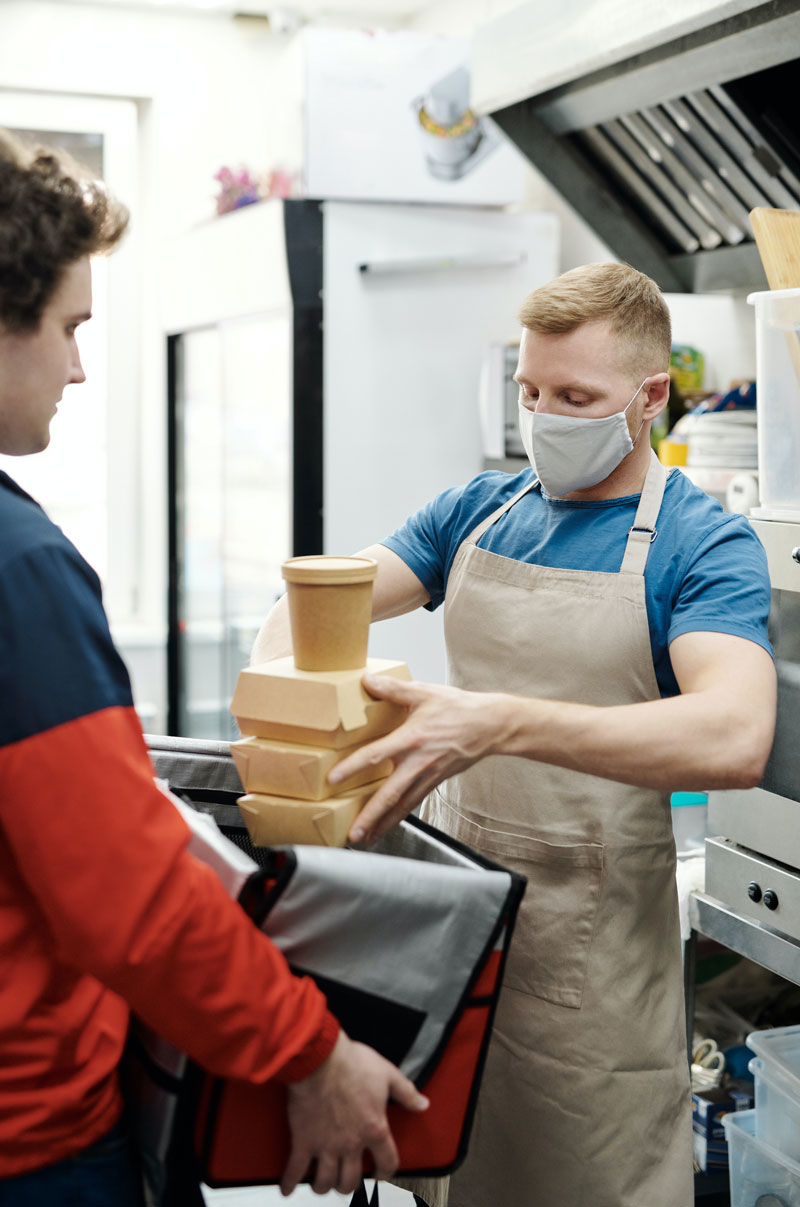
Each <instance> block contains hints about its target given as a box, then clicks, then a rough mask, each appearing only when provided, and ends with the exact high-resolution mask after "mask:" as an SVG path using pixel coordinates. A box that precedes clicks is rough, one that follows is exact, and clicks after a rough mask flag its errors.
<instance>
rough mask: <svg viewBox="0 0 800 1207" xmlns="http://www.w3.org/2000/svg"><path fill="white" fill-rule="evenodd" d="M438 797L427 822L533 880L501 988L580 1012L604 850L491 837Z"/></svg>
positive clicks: (501, 834) (520, 836)
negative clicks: (508, 988)
mask: <svg viewBox="0 0 800 1207" xmlns="http://www.w3.org/2000/svg"><path fill="white" fill-rule="evenodd" d="M434 796H435V797H436V798H438V799H435V800H432V799H431V798H429V799H428V808H427V809H426V811H425V812H426V817H427V819H428V820H430V821H432V822H433V824H434V825H441V826H442V828H443V829H445V830H447V832H448V833H450V834H452V835H453V836H454V837H455V838H458V839H460V840H461V841H462V842H465V843H467V845H468V846H471V847H474V848H475V849H476V850H478V851H482V852H484V853H485V854H486V855H488V856H490V857H491V858H495V859H497V861H498V863H502V864H503V865H504V866H505V867H507V868H510V869H511V870H512V871H514V872H519V873H520V874H521V875H522V876H525V877H527V880H528V885H527V888H526V889H525V894H524V896H523V898H522V904H521V906H520V911H519V916H518V917H517V923H516V927H515V928H514V938H513V939H512V942H511V949H510V951H509V953H508V961H507V964H506V971H505V975H504V977H503V983H504V984H505V985H508V986H509V987H510V988H511V989H517V990H521V991H522V992H523V993H529V994H533V996H534V997H540V998H543V999H544V1000H545V1001H547V1002H553V1003H554V1004H555V1005H557V1006H567V1007H569V1008H571V1009H575V1010H577V1009H578V1008H579V1007H580V1005H581V1001H582V999H583V988H584V983H585V981H586V969H587V965H588V963H589V949H590V947H591V945H592V936H593V934H594V927H595V921H596V919H597V910H598V906H599V902H600V890H601V887H602V881H603V852H604V847H603V844H602V843H552V842H544V841H543V840H542V839H539V838H531V837H530V836H528V835H526V834H514V833H509V832H507V831H504V830H492V829H489V828H487V827H486V826H480V825H478V824H477V823H476V822H474V821H472V820H471V819H470V818H467V817H464V816H463V815H462V814H461V813H459V812H457V811H456V810H455V809H454V808H453V806H452V805H450V804H449V803H448V802H447V801H445V800H444V799H443V797H442V796H441V794H440V793H439V792H435V793H434ZM432 815H433V816H432Z"/></svg>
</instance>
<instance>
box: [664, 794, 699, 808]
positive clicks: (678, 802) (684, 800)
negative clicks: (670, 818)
mask: <svg viewBox="0 0 800 1207" xmlns="http://www.w3.org/2000/svg"><path fill="white" fill-rule="evenodd" d="M670 804H671V805H672V808H673V809H680V808H684V807H686V806H687V805H707V804H708V797H707V795H706V794H705V792H673V793H672V796H671V798H670Z"/></svg>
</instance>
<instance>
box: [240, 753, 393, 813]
mask: <svg viewBox="0 0 800 1207" xmlns="http://www.w3.org/2000/svg"><path fill="white" fill-rule="evenodd" d="M356 749H358V748H357V747H355V746H346V747H344V749H342V750H331V749H329V748H328V747H326V746H311V745H301V744H300V743H299V742H277V741H275V740H274V739H271V738H242V739H241V740H240V741H238V742H231V754H232V755H233V761H234V762H235V763H236V769H237V771H238V772H239V778H240V779H241V781H242V784H243V785H244V788H245V791H247V792H260V793H265V794H266V795H268V796H272V795H277V796H293V797H298V798H300V799H301V800H325V799H326V798H327V797H329V796H333V795H334V794H336V795H337V796H342V795H344V794H346V793H348V792H351V791H352V790H353V789H354V788H360V787H361V785H362V784H368V783H370V782H371V781H372V780H380V779H385V778H386V776H387V775H389V774H390V773H391V771H392V763H391V761H390V760H388V759H385V760H384V761H383V762H382V763H380V764H378V765H377V766H375V767H368V768H367V769H366V771H363V772H362V773H361V774H360V775H354V776H350V778H349V779H346V780H343V781H342V783H341V784H329V783H328V772H329V771H330V770H331V768H332V767H334V766H335V765H336V764H337V763H338V762H340V761H341V760H342V759H344V758H347V756H348V755H349V754H351V753H352V752H353V751H354V750H356Z"/></svg>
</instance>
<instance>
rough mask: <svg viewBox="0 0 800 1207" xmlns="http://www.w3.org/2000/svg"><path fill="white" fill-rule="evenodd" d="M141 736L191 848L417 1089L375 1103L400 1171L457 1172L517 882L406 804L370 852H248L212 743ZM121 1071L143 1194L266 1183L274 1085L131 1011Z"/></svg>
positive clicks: (275, 1114)
mask: <svg viewBox="0 0 800 1207" xmlns="http://www.w3.org/2000/svg"><path fill="white" fill-rule="evenodd" d="M148 741H149V742H150V745H151V757H152V758H153V762H154V764H155V766H156V770H157V771H158V772H159V773H160V774H163V773H164V772H165V771H166V772H167V774H168V775H169V778H170V786H171V787H172V788H173V789H174V790H178V791H180V792H181V795H182V796H184V797H188V801H187V800H183V801H176V802H175V803H176V807H178V808H180V809H181V811H182V812H183V814H184V816H185V817H186V818H187V820H188V821H189V824H190V827H191V828H192V832H193V837H192V844H191V848H190V849H192V851H193V852H194V853H195V854H196V855H198V857H200V858H202V859H204V860H205V861H206V862H209V863H211V864H212V865H213V866H214V867H215V868H216V869H217V871H218V872H219V874H220V875H221V876H222V878H223V880H224V882H225V883H226V886H227V887H228V891H229V892H231V895H232V896H235V897H237V899H238V900H239V902H240V904H241V906H242V908H243V909H244V910H245V911H246V912H247V913H248V915H249V916H250V917H251V918H252V920H253V924H254V925H255V926H259V927H260V928H261V929H262V930H263V931H264V932H265V933H266V934H268V935H269V936H270V938H271V939H272V940H273V941H274V942H275V943H276V945H277V946H278V947H279V948H280V949H281V951H282V952H283V954H284V955H285V957H286V959H287V961H288V963H289V965H290V967H291V968H292V970H293V971H294V972H296V973H297V974H299V975H308V976H311V977H313V979H314V980H315V982H316V983H317V984H318V985H319V987H320V988H321V989H322V991H323V992H324V993H325V995H326V997H327V1000H328V1004H329V1007H330V1009H331V1011H332V1012H333V1014H334V1015H336V1017H337V1018H338V1019H339V1021H340V1022H341V1024H342V1027H343V1029H344V1030H345V1032H346V1033H347V1034H348V1035H349V1036H350V1038H351V1039H355V1040H360V1041H361V1042H363V1043H367V1044H370V1045H371V1046H372V1047H374V1048H375V1049H377V1051H379V1052H381V1053H382V1055H384V1056H386V1057H387V1059H389V1060H391V1061H392V1062H393V1063H395V1064H397V1065H398V1066H399V1067H400V1069H401V1070H402V1071H403V1072H404V1073H405V1074H406V1076H407V1077H409V1078H410V1079H411V1080H412V1081H413V1082H414V1083H415V1085H417V1087H418V1088H419V1089H420V1090H422V1091H423V1092H424V1093H425V1094H426V1096H427V1097H428V1098H429V1099H430V1103H431V1105H430V1107H429V1109H428V1110H427V1111H425V1112H423V1113H421V1114H413V1113H411V1112H408V1111H405V1110H403V1109H402V1108H401V1107H399V1106H392V1105H390V1107H389V1120H390V1125H391V1129H392V1134H393V1136H394V1138H395V1142H396V1144H397V1148H398V1152H399V1155H400V1167H399V1169H398V1174H399V1175H403V1176H409V1175H412V1176H417V1175H432V1176H440V1175H442V1176H443V1175H445V1174H446V1173H449V1172H451V1171H452V1170H453V1169H455V1168H457V1166H458V1165H459V1164H460V1162H461V1161H462V1160H463V1159H464V1156H465V1155H466V1151H467V1144H468V1141H469V1133H470V1127H471V1124H472V1117H473V1113H474V1108H475V1101H476V1098H477V1094H478V1091H479V1088H480V1080H481V1073H482V1069H483V1063H484V1059H485V1055H486V1050H487V1047H488V1043H489V1038H490V1034H491V1023H492V1018H493V1016H494V1011H495V1007H496V1004H497V999H498V996H499V992H500V987H501V982H502V973H503V965H504V961H505V957H506V953H507V951H508V947H509V943H510V941H511V936H512V932H513V927H514V922H515V918H516V914H517V909H518V907H519V903H520V900H521V898H522V894H523V892H524V889H525V881H524V878H523V877H521V876H519V875H517V874H516V873H513V872H510V871H508V870H506V869H505V868H502V867H500V866H498V865H497V864H495V863H492V862H491V861H489V860H487V859H485V858H484V857H483V856H480V855H478V854H477V853H476V852H474V851H472V850H471V849H469V848H468V847H466V846H464V845H463V844H461V843H459V842H456V841H455V840H454V839H451V838H450V837H449V836H447V835H445V834H443V833H442V832H440V831H438V830H436V829H435V828H434V827H432V826H429V825H426V824H425V823H424V822H421V821H419V820H418V819H416V818H414V817H410V818H408V819H407V821H405V822H402V823H401V824H400V825H399V826H397V827H395V829H394V830H392V831H391V832H390V833H389V834H387V835H386V836H385V837H384V838H383V839H382V840H380V841H379V843H377V844H376V846H375V847H373V848H371V849H370V850H369V851H361V850H350V849H345V850H340V849H335V848H329V847H316V846H288V847H273V848H256V849H254V848H253V847H252V846H251V844H250V842H249V838H248V837H247V832H246V830H245V829H244V826H243V824H242V823H241V820H240V818H239V815H238V810H237V809H236V806H235V797H236V794H237V792H238V793H241V789H238V790H237V789H236V788H234V789H233V792H230V790H229V781H230V779H231V777H232V776H235V774H236V773H235V768H233V766H232V761H231V760H230V758H229V756H228V755H227V754H226V750H227V748H226V747H225V746H224V744H219V743H199V742H189V741H187V740H185V739H171V740H169V739H148ZM154 743H158V744H159V745H160V746H163V745H164V744H165V743H167V745H168V746H170V747H171V748H170V749H168V750H166V751H163V750H162V751H159V750H158V749H157V748H156V749H155V750H154V748H153V746H154ZM200 748H202V749H200ZM208 748H212V749H211V750H209V749H208ZM159 754H161V756H162V757H161V758H159ZM226 758H227V760H228V762H229V763H230V767H227V766H225V765H224V760H225V759H226ZM204 759H205V762H206V765H205V767H204V768H203V766H202V765H203V760H204ZM212 765H213V777H214V779H215V787H214V788H212V789H208V788H206V787H205V786H204V784H205V783H206V782H207V781H208V775H209V770H210V768H211V766H212ZM198 779H200V780H202V783H201V784H200V785H199V786H198ZM222 784H225V786H224V787H223V786H220V785H222ZM190 806H191V807H190ZM231 838H232V839H233V840H234V841H233V842H231V841H230V839H231ZM127 1075H128V1081H129V1087H128V1096H129V1101H130V1103H131V1106H132V1114H133V1118H134V1127H135V1130H136V1132H137V1135H138V1139H139V1144H140V1149H141V1152H142V1160H143V1167H144V1171H145V1181H146V1184H147V1187H146V1189H147V1197H148V1201H149V1203H150V1204H153V1205H154V1207H160V1205H164V1207H167V1205H169V1204H171V1202H172V1201H175V1200H174V1198H173V1199H171V1198H170V1192H169V1187H170V1184H171V1183H172V1184H180V1183H181V1182H182V1181H183V1182H184V1184H185V1182H187V1181H192V1180H194V1181H195V1184H196V1182H197V1181H198V1180H199V1181H202V1182H204V1183H205V1184H206V1185H209V1186H212V1187H233V1186H252V1185H258V1184H267V1183H276V1182H279V1181H280V1178H281V1176H282V1173H283V1170H284V1168H285V1165H286V1162H287V1159H288V1154H289V1131H288V1125H287V1121H286V1106H285V1103H286V1089H285V1087H284V1086H283V1085H280V1084H278V1083H274V1082H273V1083H269V1084H267V1085H252V1084H250V1083H248V1082H241V1081H234V1080H230V1079H223V1078H218V1077H215V1076H212V1075H211V1074H208V1073H206V1072H205V1071H204V1070H202V1069H200V1068H198V1067H196V1066H194V1065H193V1064H192V1063H191V1062H190V1061H189V1060H188V1059H187V1058H186V1057H185V1056H184V1055H183V1054H182V1053H180V1052H177V1051H176V1050H175V1049H174V1048H172V1046H171V1045H169V1044H167V1043H166V1042H165V1041H164V1040H162V1039H161V1038H160V1037H159V1036H156V1035H154V1034H153V1033H152V1032H151V1031H149V1030H148V1029H147V1028H146V1027H144V1026H143V1025H142V1024H140V1023H138V1022H136V1020H134V1024H133V1026H132V1032H131V1040H130V1043H129V1049H128V1060H127ZM369 1173H370V1170H369V1168H368V1167H365V1174H367V1175H368V1174H369Z"/></svg>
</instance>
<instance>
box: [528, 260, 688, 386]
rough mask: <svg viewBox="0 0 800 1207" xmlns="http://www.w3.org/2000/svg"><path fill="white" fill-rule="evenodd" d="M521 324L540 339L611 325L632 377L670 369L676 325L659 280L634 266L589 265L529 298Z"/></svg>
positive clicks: (572, 272)
mask: <svg viewBox="0 0 800 1207" xmlns="http://www.w3.org/2000/svg"><path fill="white" fill-rule="evenodd" d="M519 320H520V322H521V323H522V325H523V327H527V328H528V330H529V331H536V332H538V333H539V334H540V335H553V334H565V333H566V332H568V331H574V330H575V328H576V327H580V326H582V324H583V323H596V322H607V323H608V324H609V326H610V328H611V331H612V332H613V333H614V334H615V335H616V336H617V337H618V339H619V341H620V347H621V353H622V357H623V360H624V362H625V363H626V365H628V366H629V367H630V370H631V371H632V372H637V373H638V372H639V371H640V370H641V371H642V372H646V373H648V374H650V373H662V372H665V371H666V370H667V369H668V368H669V357H670V352H671V350H672V324H671V322H670V315H669V310H668V308H667V304H666V302H665V301H664V297H663V295H662V293H661V290H660V289H659V287H658V286H657V285H656V283H655V281H653V280H651V278H650V277H647V276H645V274H644V273H643V272H637V270H636V269H635V268H631V266H630V264H616V263H601V264H584V265H583V266H582V267H580V268H573V269H570V271H569V272H565V273H562V275H561V276H560V277H556V278H555V280H553V281H550V282H548V284H546V285H541V286H540V287H539V288H538V289H534V291H533V293H529V294H528V296H527V297H526V299H525V301H524V302H523V303H522V306H521V307H520V311H519Z"/></svg>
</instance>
